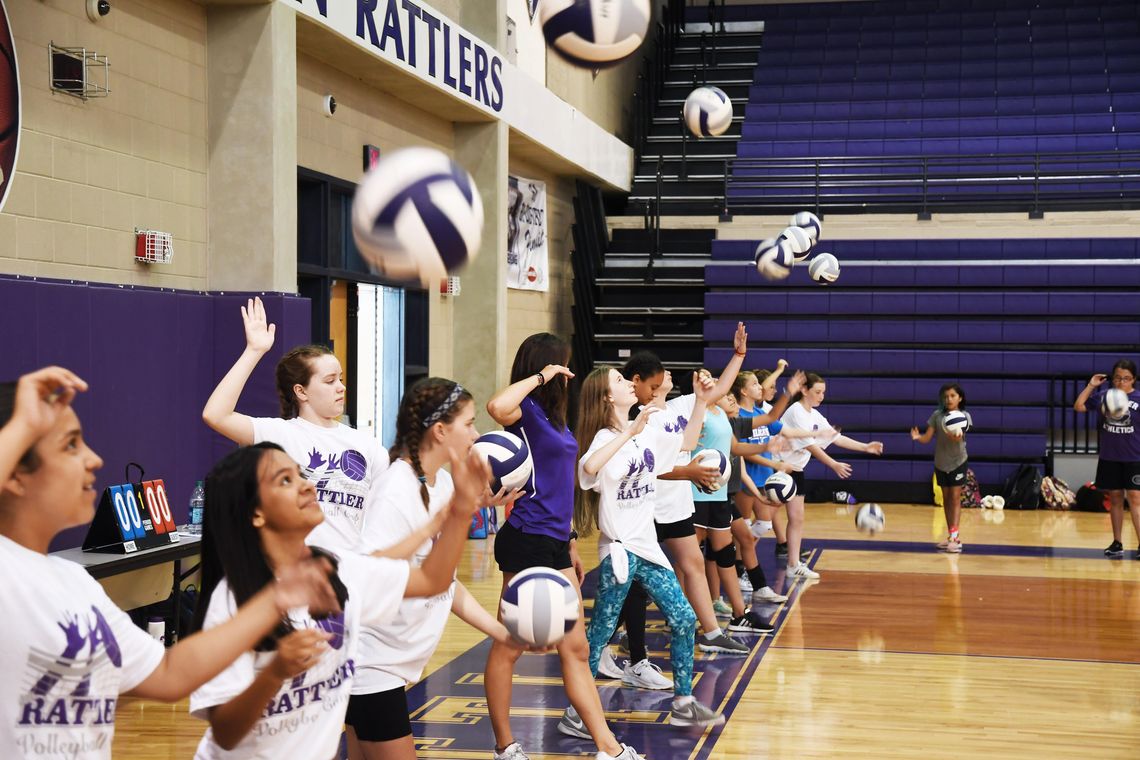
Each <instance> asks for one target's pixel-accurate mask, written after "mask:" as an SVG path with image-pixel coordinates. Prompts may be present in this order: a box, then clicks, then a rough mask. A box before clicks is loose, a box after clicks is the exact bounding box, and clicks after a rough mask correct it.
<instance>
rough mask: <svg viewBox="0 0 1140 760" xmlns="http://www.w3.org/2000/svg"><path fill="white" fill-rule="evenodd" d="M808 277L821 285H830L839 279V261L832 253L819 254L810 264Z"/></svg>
mask: <svg viewBox="0 0 1140 760" xmlns="http://www.w3.org/2000/svg"><path fill="white" fill-rule="evenodd" d="M808 276H809V277H811V278H812V279H813V280H815V281H816V282H818V283H819V284H820V285H830V284H831V283H833V282H835V281H836V280H838V279H839V259H837V258H835V256H834V255H832V254H830V253H818V254H816V256H815V258H813V259H812V260H811V263H810V264H808Z"/></svg>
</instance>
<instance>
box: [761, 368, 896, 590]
mask: <svg viewBox="0 0 1140 760" xmlns="http://www.w3.org/2000/svg"><path fill="white" fill-rule="evenodd" d="M826 391H827V384H826V383H824V381H823V378H822V377H820V376H819V375H817V374H815V373H814V372H809V373H808V374H807V380H805V381H804V387H803V391H801V392H800V394H799V395H798V397H793V403H791V404H789V405H788V411H786V412H784V416H783V417H781V418H780V422H782V423H784V427H786V428H796V429H799V430H804V431H818V432H819V433H820V436H819V437H815V438H796V439H794V440H793V441H792V447H791V450H790V451H787V452H785V453H783V454H781V455H780V460H781V461H784V462H787V463H788V464H790V465H791V466H792V472H791V476H792V480H794V481H795V482H796V495H795V496H794V497H793V498H792V499H791V500H790V501H789V502H788V577H789V578H791V579H792V580H797V581H802V580H807V579H810V578H819V573H817V572H816V571H814V570H812V569H811V568H810V567H808V566H807V565H806V564H804V563H803V562H800V541H801V540H802V539H803V533H804V489H805V487H806V483H805V481H804V467H806V466H807V463H808V461H809V460H810V459H811V458H812V457H815V459H816V460H817V461H819V462H821V463H822V464H824V465H826V466H827V467H829V468H830V469H831V470H832V471H833V472H835V474H836V475H838V476H839V477H841V478H849V477H851V465H849V464H847V463H846V462H837V461H836V460H834V459H832V458H831V457H830V456H828V455H827V453H826V452H825V451H824V449H825V448H827V447H828V446H829V445H831V444H832V443H834V444H835V445H836V446H840V447H842V448H845V449H850V450H852V451H863V452H866V453H868V454H874V455H876V456H878V455H880V454H882V453H883V444H882V443H881V442H880V441H871V442H870V443H860V442H859V441H856V440H854V439H851V438H848V437H847V436H845V435H840V434H838V433H836V432H835V431H834V430H833V429H832V428H831V423H830V422H828V421H827V418H826V417H824V416H823V415H822V414H820V413H819V409H818V408H817V407H819V405H820V404H822V403H823V397H824V394H825V392H826Z"/></svg>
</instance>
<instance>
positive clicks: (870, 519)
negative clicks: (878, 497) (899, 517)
mask: <svg viewBox="0 0 1140 760" xmlns="http://www.w3.org/2000/svg"><path fill="white" fill-rule="evenodd" d="M886 523H887V516H886V515H885V514H883V508H882V507H880V506H879V505H878V504H864V505H863V506H861V507H859V511H858V512H856V513H855V527H856V528H858V529H859V530H860V531H861V532H863V533H870V534H871V535H874V534H876V533H878V532H879V531H881V530H882V529H883V526H884V525H886Z"/></svg>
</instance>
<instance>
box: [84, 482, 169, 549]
mask: <svg viewBox="0 0 1140 760" xmlns="http://www.w3.org/2000/svg"><path fill="white" fill-rule="evenodd" d="M174 543H178V528H177V527H175V525H174V513H173V512H172V511H171V509H170V500H169V499H168V498H167V494H166V484H165V483H163V482H162V481H161V480H144V481H142V482H139V483H123V484H121V485H117V486H111V487H110V488H107V489H106V490H105V491H103V495H102V496H101V497H100V498H99V505H98V506H97V507H96V508H95V518H94V519H93V520H92V521H91V527H90V529H88V531H87V538H86V539H84V541H83V551H86V552H110V553H119V554H122V553H128V554H129V553H130V552H134V551H139V550H140V549H154V548H156V547H159V546H166V545H167V544H174Z"/></svg>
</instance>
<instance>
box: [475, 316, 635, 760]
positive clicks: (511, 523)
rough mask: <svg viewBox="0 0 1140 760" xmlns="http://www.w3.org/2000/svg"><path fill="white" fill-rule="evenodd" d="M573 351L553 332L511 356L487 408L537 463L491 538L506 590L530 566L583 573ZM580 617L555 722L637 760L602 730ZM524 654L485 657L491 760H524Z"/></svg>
mask: <svg viewBox="0 0 1140 760" xmlns="http://www.w3.org/2000/svg"><path fill="white" fill-rule="evenodd" d="M569 362H570V346H569V344H567V343H566V341H564V340H562V339H561V338H559V337H558V336H556V335H552V334H550V333H538V334H536V335H531V336H530V337H528V338H527V339H526V340H524V341H523V342H522V345H520V346H519V348H518V351H517V352H516V353H515V359H514V364H513V365H512V367H511V384H510V385H509V386H507V387H506V388H504V389H503V390H501V391H499V392H498V393H496V394H495V395H494V397H492V398H491V400H490V401H488V402H487V412H488V413H489V414H490V415H491V417H492V419H494V420H495V421H496V422H498V423H499V424H500V425H502V426H503V427H504V428H506V429H507V430H509V431H510V432H512V433H514V434H515V435H517V436H519V437H520V438H522V439H523V440H525V441H526V442H527V446H528V447H529V448H530V451H531V456H532V458H533V460H534V475H533V477H532V478H531V482H530V483H528V484H527V486H526V488H525V489H524V490H525V491H526V493H525V494H524V495H522V496H521V497H519V498H518V499H517V500H516V501H515V505H514V507H512V508H511V514H510V517H508V518H507V520H506V522H505V523H504V524H503V526H502V527H501V528H500V529H499V532H498V534H497V535H496V536H495V561H496V562H497V563H498V565H499V570H500V571H502V573H503V589H504V590H505V589H506V586H507V583H509V582H510V580H511V578H513V577H514V576H515V575H516V574H517V573H521V572H522V571H523V570H526V569H528V568H531V567H550V568H553V569H555V570H558V571H560V572H562V574H563V575H565V576H566V578H567V579H568V580H569V581H570V582H571V583H573V584H574V587H575V588H577V589H578V596H579V597H581V595H582V594H581V582H582V578H583V577H584V576H585V573H584V571H583V568H582V561H581V559H579V557H578V550H577V548H576V539H577V535H576V534H575V533H573V531H572V530H571V525H570V524H571V520H572V518H573V515H574V463H575V460H576V458H577V443H576V442H575V440H574V435H573V433H571V432H570V429H569V428H568V427H567V426H566V403H567V398H568V393H567V382H568V381H569V379H570V378H572V377H573V376H574V374H573V373H572V372H571V371H570V370H569V369H568V368H567V366H566V365H567V364H568V363H569ZM584 618H585V615H584V614H583V611H582V610H581V609H579V611H578V622H577V623H576V624H575V625H574V627H573V628H572V629H571V630H570V632H569V633H567V634H566V636H565V637H564V638H563V639H562V641H560V642H559V643H558V647H557V648H558V656H559V658H560V660H561V664H562V682H563V684H564V685H565V687H566V696H567V697H569V699H570V706H569V707H568V708H567V709H566V712H565V714H564V715H563V716H562V719H561V720H560V721H559V722H558V730H559V731H560V732H562V733H564V734H567V735H569V736H574V737H577V738H579V739H586V740H591V739H592V740H593V741H594V743H595V744H596V745H597V746H598V760H608V759H609V758H620V760H637V758H638V757H639V755H638V754H637V752H636V751H635V750H634V749H633V748H632V747H629V746H627V745H624V744H621V743H619V742H618V740H617V738H616V737H615V736H614V735H613V732H612V731H610V728H609V726H607V725H606V718H605V714H604V713H603V712H602V702H601V699H600V698H599V697H598V689H597V686H596V685H595V684H594V677H593V674H592V673H591V672H590V666H589V662H588V660H589V655H590V648H589V645H588V644H587V643H586V629H585V625H584V623H583V620H584ZM520 655H521V650H520V649H519V648H518V647H516V646H511V645H509V644H506V643H503V642H500V641H493V642H492V643H491V652H490V654H488V655H487V669H486V673H485V675H484V679H483V683H484V688H486V690H487V711H488V713H489V714H490V716H491V728H492V730H493V731H494V733H495V749H494V758H495V760H527V754H526V752H525V751H524V749H523V747H522V746H521V745H520V744H519V743H518V742H517V741H515V739H514V734H513V733H512V731H511V688H512V685H513V678H514V667H515V662H516V661H517V660H518V658H519V657H520Z"/></svg>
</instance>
